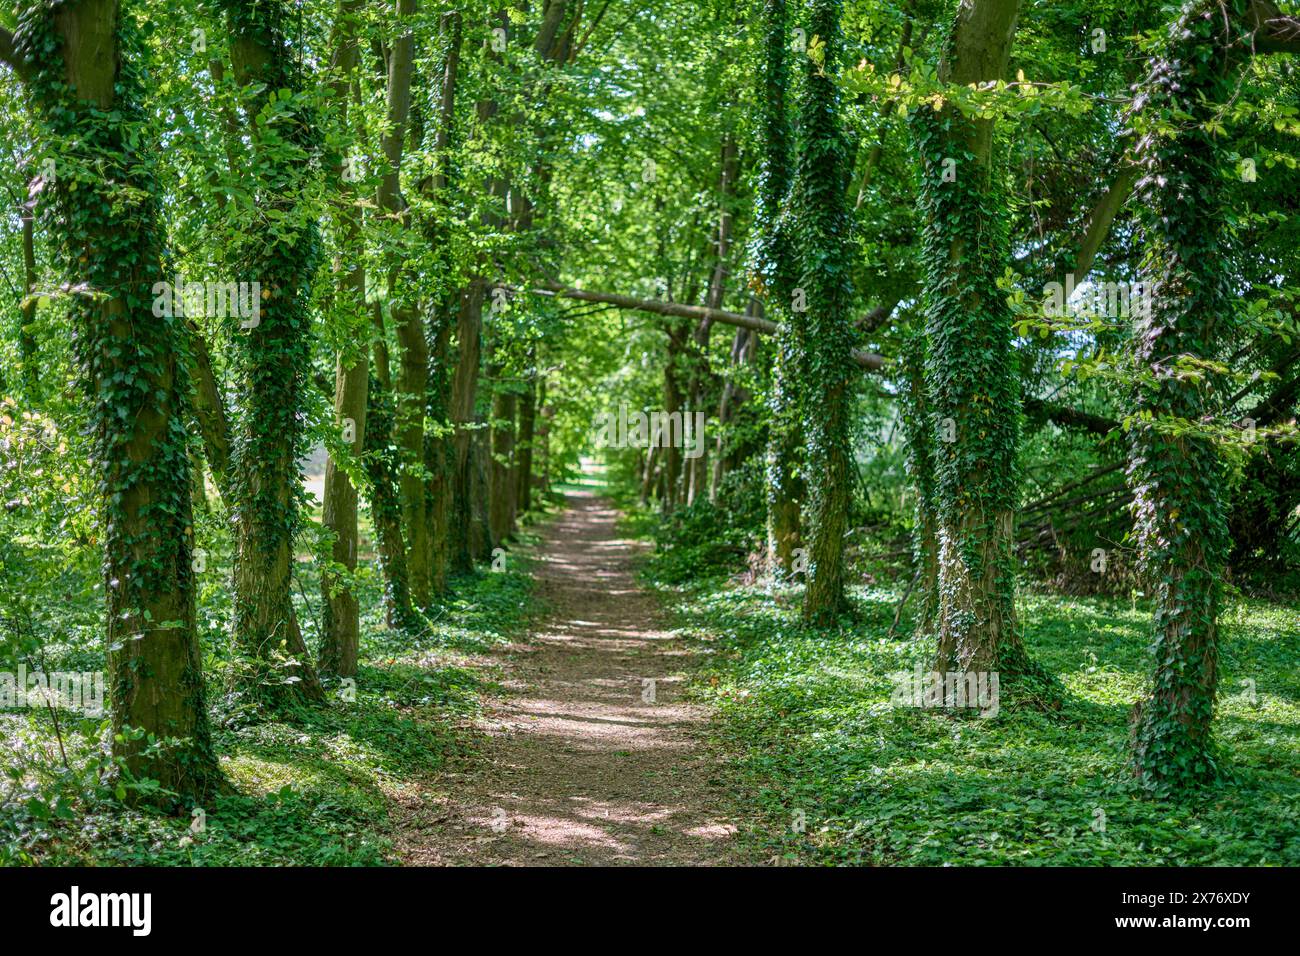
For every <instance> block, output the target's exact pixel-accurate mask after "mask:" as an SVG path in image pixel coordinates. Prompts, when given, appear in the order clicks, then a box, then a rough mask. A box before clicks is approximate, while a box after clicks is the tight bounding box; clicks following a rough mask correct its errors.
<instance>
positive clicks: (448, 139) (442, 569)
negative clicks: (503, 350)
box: [424, 10, 463, 594]
mask: <svg viewBox="0 0 1300 956" xmlns="http://www.w3.org/2000/svg"><path fill="white" fill-rule="evenodd" d="M441 31H442V36H443V38H444V43H445V47H444V55H443V64H442V83H441V91H440V97H439V107H438V129H437V132H436V133H435V141H434V159H435V162H436V163H437V164H438V165H437V169H436V170H435V172H434V174H433V176H432V177H430V179H429V181H428V191H429V195H430V197H431V198H432V200H433V202H434V204H435V212H434V214H433V216H432V217H431V221H430V222H429V223H428V227H427V228H426V230H425V232H426V236H427V237H428V239H429V241H430V242H431V243H434V244H435V245H436V246H437V247H438V248H439V249H440V250H445V249H447V248H448V245H449V243H448V234H449V230H448V228H447V220H448V218H449V217H450V212H449V209H448V206H447V203H448V198H449V197H448V196H447V195H446V191H447V189H448V187H449V186H450V184H451V181H452V169H451V163H452V144H453V142H454V135H455V130H456V90H457V86H458V83H459V77H460V53H461V44H462V42H463V24H462V18H461V15H460V13H459V12H458V11H454V10H453V11H450V12H447V13H444V14H443V16H442V25H441ZM450 265H451V262H450V260H448V266H449V267H450ZM458 301H459V297H458V296H457V294H456V292H455V290H454V289H453V290H452V291H450V292H449V293H447V294H445V295H444V296H443V297H442V300H441V301H440V302H438V304H437V306H436V307H435V308H434V309H433V311H432V314H431V317H430V326H429V328H428V330H427V332H426V335H427V338H428V342H429V406H428V410H427V413H426V416H427V421H428V422H429V423H430V427H429V428H427V429H426V430H425V436H424V466H425V471H426V472H427V473H428V474H427V482H428V484H427V486H426V499H425V500H426V507H427V509H428V514H429V551H430V556H429V579H430V587H431V590H432V591H433V593H434V594H442V593H444V592H445V591H446V590H447V571H448V569H449V568H450V566H451V500H452V480H451V478H452V461H453V457H454V447H453V443H452V438H451V435H450V433H449V432H448V431H447V429H448V427H449V424H450V419H451V389H452V364H451V333H452V329H453V328H454V327H455V325H456V311H457V302H458Z"/></svg>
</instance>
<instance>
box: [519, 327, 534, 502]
mask: <svg viewBox="0 0 1300 956" xmlns="http://www.w3.org/2000/svg"><path fill="white" fill-rule="evenodd" d="M528 364H529V369H528V373H527V378H526V380H525V382H524V393H523V395H521V396H520V398H519V442H518V444H517V445H516V446H515V459H516V465H515V479H516V481H515V487H516V491H515V506H516V508H517V510H518V511H519V513H520V514H523V513H524V512H526V511H528V509H529V508H531V507H532V506H533V441H534V438H535V430H536V426H537V376H536V365H537V357H536V353H535V352H532V351H530V352H529V363H528Z"/></svg>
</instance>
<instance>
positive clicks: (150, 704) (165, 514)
mask: <svg viewBox="0 0 1300 956" xmlns="http://www.w3.org/2000/svg"><path fill="white" fill-rule="evenodd" d="M118 24H119V9H118V4H117V2H116V0H83V2H81V3H78V4H73V5H65V6H62V7H59V8H58V12H56V13H54V14H53V15H52V16H49V17H48V18H47V17H45V16H35V15H33V16H31V17H30V18H29V19H28V20H26V21H25V23H24V27H23V30H22V32H21V40H22V41H23V45H24V46H25V47H26V49H27V50H28V53H29V55H30V56H31V57H32V59H31V60H30V61H29V62H28V63H27V69H26V70H25V71H24V73H25V78H26V79H27V81H28V83H29V84H30V86H31V90H32V95H33V99H34V101H35V105H36V107H37V111H38V113H39V115H40V118H41V120H42V121H43V123H44V125H45V126H46V129H47V131H48V135H49V138H50V139H51V140H52V141H53V145H54V146H55V148H56V149H57V150H58V154H59V155H60V157H61V158H62V159H63V160H64V161H70V162H74V163H78V164H82V165H84V166H86V167H88V168H98V169H101V170H103V171H104V175H102V176H98V177H94V178H93V179H91V180H85V179H83V180H82V181H81V182H80V183H78V182H77V180H75V179H72V178H70V177H69V178H68V179H66V180H65V179H64V178H62V177H58V176H56V178H55V181H54V182H53V183H49V184H47V187H48V188H49V194H48V195H49V196H50V197H51V199H50V206H49V208H50V216H51V219H52V220H53V224H54V235H55V238H56V239H57V241H58V250H59V253H60V258H61V259H62V260H63V263H64V270H65V272H66V273H67V274H68V275H69V276H75V277H76V278H77V280H78V281H80V282H82V283H84V284H85V286H86V287H87V288H88V289H90V290H92V291H94V292H95V293H101V294H102V297H101V298H92V297H91V296H89V295H84V296H77V297H75V298H74V300H73V302H74V306H73V309H74V316H75V318H76V320H77V323H78V327H77V330H76V336H75V340H74V346H75V350H76V355H77V358H78V360H79V364H80V367H81V368H82V369H83V371H84V378H83V381H82V384H83V387H84V389H85V392H86V396H87V402H88V406H89V418H90V421H91V424H92V428H93V432H92V441H93V446H92V448H93V452H92V454H93V466H94V471H95V474H96V476H97V480H98V483H99V488H100V489H101V495H102V498H101V509H102V522H103V524H102V527H103V535H104V566H103V567H104V584H105V587H104V591H105V594H106V596H107V615H106V617H107V639H108V671H109V679H110V682H111V688H110V700H111V706H112V719H113V738H112V740H113V742H112V748H113V754H114V756H115V757H117V758H119V759H121V760H122V761H123V762H124V765H125V767H126V769H127V771H128V772H129V773H130V774H131V775H132V776H134V777H137V778H151V779H153V780H156V781H158V782H159V783H160V784H161V785H162V786H163V787H164V788H166V789H167V790H168V791H171V792H172V793H174V794H176V795H177V796H178V797H179V798H180V799H181V800H183V801H203V800H207V799H209V798H210V797H211V796H212V794H213V793H214V792H215V791H217V790H219V789H222V788H224V782H223V780H222V776H221V772H220V770H219V768H218V765H217V761H216V757H215V755H214V754H213V751H212V743H211V738H210V732H209V727H208V715H207V707H206V703H205V694H204V686H203V673H202V658H201V653H200V648H199V640H198V632H197V626H196V620H195V595H194V592H195V580H194V570H193V565H192V557H191V554H192V546H193V523H192V521H193V519H192V514H191V498H190V481H191V475H190V467H189V457H188V455H187V454H186V438H185V424H184V419H185V395H186V392H187V390H188V388H189V383H188V381H187V380H186V375H185V369H184V366H183V365H181V364H180V363H178V362H177V355H178V354H179V353H180V351H181V349H182V347H183V342H184V339H185V331H184V326H183V321H182V319H181V318H180V317H178V316H177V317H172V316H165V315H164V316H158V317H155V316H152V315H151V314H150V313H151V304H152V301H153V295H152V292H151V289H152V286H153V283H154V282H155V281H156V280H157V279H158V278H159V276H160V274H161V272H162V268H161V249H162V244H163V229H162V225H161V210H160V207H159V201H158V198H157V197H158V194H159V187H158V184H157V181H156V179H155V177H154V175H153V171H152V167H151V165H150V156H151V155H152V152H153V150H154V149H155V148H156V146H151V144H149V143H147V142H145V143H141V144H140V145H139V146H138V147H137V146H136V145H134V143H135V133H136V131H137V130H138V129H140V124H141V121H142V118H143V117H142V112H141V110H140V106H139V99H140V97H141V93H142V91H141V90H140V89H139V88H138V86H137V85H136V83H135V82H134V81H133V80H132V79H131V78H130V76H129V75H123V74H120V73H119V69H118V67H119V64H120V62H121V59H122V58H124V57H131V58H134V57H135V56H137V55H138V53H139V51H137V50H134V49H127V50H121V49H120V48H119V35H118ZM64 84H66V86H64ZM128 131H129V132H130V133H131V135H130V136H128V135H126V134H127V132H128ZM76 185H79V186H80V187H81V188H80V189H76V190H74V189H72V188H70V187H71V186H76ZM125 188H129V189H130V190H132V191H133V194H134V195H137V196H139V197H141V198H138V199H136V200H135V201H133V202H132V203H130V204H128V207H127V208H126V209H125V210H122V209H121V205H122V204H121V203H120V195H121V191H122V190H123V189H125ZM137 732H138V733H137ZM141 734H142V735H147V736H140V735H141ZM151 737H152V738H157V739H160V740H166V739H171V738H176V739H178V740H179V741H180V743H179V744H177V745H175V746H172V745H165V746H164V747H163V748H162V749H161V750H160V751H159V752H157V753H153V754H150V753H147V750H146V748H147V747H148V740H149V738H151ZM168 799H169V798H159V800H158V801H156V802H161V803H166V802H167V800H168Z"/></svg>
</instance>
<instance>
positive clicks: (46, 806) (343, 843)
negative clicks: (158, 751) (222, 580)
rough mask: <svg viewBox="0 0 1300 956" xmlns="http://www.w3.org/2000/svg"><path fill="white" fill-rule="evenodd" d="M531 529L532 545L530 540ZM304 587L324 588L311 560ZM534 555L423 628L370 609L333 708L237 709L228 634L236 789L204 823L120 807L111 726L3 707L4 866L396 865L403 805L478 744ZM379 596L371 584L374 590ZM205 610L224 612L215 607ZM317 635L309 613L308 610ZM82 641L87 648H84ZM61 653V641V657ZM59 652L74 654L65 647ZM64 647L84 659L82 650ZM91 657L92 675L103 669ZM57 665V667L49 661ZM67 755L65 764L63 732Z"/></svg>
mask: <svg viewBox="0 0 1300 956" xmlns="http://www.w3.org/2000/svg"><path fill="white" fill-rule="evenodd" d="M530 537H531V535H530V534H529V533H528V532H527V531H525V532H524V533H523V534H522V535H521V538H522V539H523V540H524V541H525V542H527V540H528V539H529V538H530ZM298 573H299V574H300V575H301V576H302V577H303V581H302V584H303V587H302V592H301V593H302V594H303V595H313V596H314V595H317V594H319V590H318V585H317V582H316V581H315V580H314V579H312V574H311V571H310V565H309V563H307V562H303V563H302V564H300V567H299V571H298ZM359 581H360V589H361V591H362V592H363V593H361V595H360V597H361V604H362V607H363V608H365V609H377V608H378V606H379V604H380V598H379V594H378V585H377V581H376V576H375V575H362V576H360V578H359ZM531 581H532V578H531V575H530V573H529V562H528V560H527V559H526V558H520V559H518V560H516V559H515V558H514V557H512V558H511V560H510V561H509V562H508V565H507V570H506V571H505V572H503V573H479V574H477V575H475V576H472V577H462V578H459V579H455V580H454V581H453V582H452V590H451V595H450V597H449V598H448V599H447V600H446V601H445V603H444V604H443V605H442V606H441V607H440V608H438V609H437V610H436V611H434V612H433V613H432V614H430V615H429V616H428V617H427V619H426V620H427V627H426V629H425V630H424V632H423V633H421V634H419V635H418V636H412V635H409V634H406V633H400V632H396V631H392V630H389V629H388V628H386V627H385V626H384V623H383V618H382V614H381V613H380V612H379V611H378V610H367V611H365V612H363V619H362V628H363V633H362V644H361V666H360V671H359V674H358V677H357V682H356V688H355V692H354V693H353V692H352V691H350V690H349V689H347V688H345V687H344V686H343V685H341V684H340V683H339V682H332V683H330V684H329V685H328V690H329V694H330V701H329V704H328V705H327V706H325V707H320V708H314V709H305V710H300V711H296V712H293V713H290V714H286V715H282V716H279V717H277V718H275V719H268V718H265V717H255V716H253V715H249V714H245V713H241V712H239V711H238V710H237V709H231V708H229V707H227V706H226V703H227V698H226V697H225V695H224V694H223V687H222V686H221V683H222V682H221V678H220V674H221V660H222V655H221V648H220V646H219V645H220V639H219V635H209V638H210V639H209V640H207V641H205V655H206V657H207V658H208V660H207V661H206V664H207V668H206V669H207V670H208V672H209V699H210V702H211V704H212V709H213V713H214V723H215V731H214V737H215V739H214V743H215V746H216V749H217V752H218V754H219V756H220V758H221V765H222V769H223V770H224V772H225V774H226V775H227V778H228V779H229V781H230V783H231V784H232V786H233V792H232V793H231V794H229V795H227V796H223V797H217V798H215V799H214V800H213V801H211V803H212V805H211V806H205V807H200V808H196V810H195V815H194V816H192V817H168V816H160V815H158V814H155V813H152V812H148V811H143V810H130V809H124V808H123V806H122V804H120V803H119V802H118V801H117V800H116V799H115V796H114V791H115V789H116V786H115V784H114V783H113V779H112V775H111V773H107V772H106V771H107V770H108V769H109V768H108V765H107V764H106V762H105V760H106V758H105V757H104V756H103V751H104V749H105V734H106V733H107V725H106V722H100V721H96V720H87V719H79V720H76V721H72V720H70V719H69V716H68V715H67V714H66V713H61V714H59V715H58V716H59V717H60V725H59V729H60V734H58V735H56V734H55V732H54V725H53V716H52V715H50V714H48V713H45V712H40V711H22V712H12V711H11V712H5V713H0V748H3V750H4V751H6V753H7V755H8V757H9V759H6V760H5V761H4V764H5V766H6V768H12V769H11V770H10V772H9V776H8V779H4V780H0V863H9V864H23V863H40V864H47V865H123V864H127V865H138V864H149V865H198V866H259V865H266V866H286V865H327V866H328V865H360V866H368V865H385V864H390V863H393V862H396V858H395V856H394V853H393V848H392V843H391V839H390V835H391V833H392V830H393V826H394V819H393V817H392V814H391V806H392V800H393V798H394V797H395V796H397V795H399V794H400V793H402V792H403V791H404V790H407V789H409V788H414V787H417V786H419V784H420V783H421V782H423V781H425V780H427V779H429V778H430V777H431V776H432V775H433V774H435V773H436V772H437V771H438V770H439V768H440V767H442V766H443V764H444V762H445V761H446V760H447V759H448V758H449V757H450V756H452V755H453V754H455V753H457V752H459V751H460V749H461V748H463V747H465V746H466V745H467V743H468V741H467V740H466V738H465V733H464V731H462V730H460V729H458V728H459V727H461V726H462V725H463V724H464V722H465V720H466V719H467V718H470V717H472V716H473V715H475V714H476V713H477V712H478V710H479V707H480V700H481V697H482V696H483V694H484V692H485V691H488V690H490V689H491V688H492V686H493V684H492V681H493V679H494V678H493V671H492V668H491V666H490V665H489V663H488V662H487V661H486V659H485V658H484V657H483V655H484V653H485V652H487V651H489V650H490V649H491V648H492V647H494V646H496V645H499V644H503V643H506V642H508V641H511V640H513V639H517V638H519V637H520V636H521V635H522V634H523V633H524V632H525V631H526V629H527V627H528V625H529V623H530V621H531V620H532V618H533V615H534V614H535V613H536V612H537V608H536V600H535V597H534V595H533V593H532V584H531ZM370 591H373V592H374V593H369V592H370ZM208 611H209V613H211V612H212V608H211V607H209V608H208ZM299 612H300V619H301V620H302V621H303V626H304V629H305V630H306V631H307V633H308V637H309V639H310V637H311V635H312V634H313V633H314V627H315V622H314V620H313V618H312V613H311V612H312V608H311V606H310V605H309V604H307V603H306V602H304V603H301V604H300V605H299ZM83 646H84V645H83ZM60 650H61V648H60V647H59V646H53V647H52V648H51V652H52V653H55V654H57V653H59V652H60ZM63 650H67V649H66V648H65V649H63ZM68 653H69V654H70V653H72V652H71V651H70V650H69V651H68ZM93 656H94V655H87V654H86V652H84V651H82V652H80V657H82V658H86V659H84V660H79V661H78V663H79V664H80V666H81V669H89V668H93V667H96V666H100V667H102V658H101V660H100V663H99V664H96V662H95V661H94V660H92V659H89V658H91V657H93ZM60 663H62V662H61V661H59V660H57V659H56V660H54V661H52V662H51V669H54V668H55V665H56V664H60ZM60 736H61V737H62V738H63V749H64V751H65V752H66V753H67V757H68V766H67V768H65V767H64V765H63V758H62V756H61V754H60V750H59V737H60Z"/></svg>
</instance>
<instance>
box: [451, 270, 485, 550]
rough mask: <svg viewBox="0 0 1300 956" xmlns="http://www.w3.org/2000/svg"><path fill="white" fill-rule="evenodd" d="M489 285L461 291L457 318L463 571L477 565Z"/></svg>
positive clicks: (457, 515) (456, 480)
mask: <svg viewBox="0 0 1300 956" xmlns="http://www.w3.org/2000/svg"><path fill="white" fill-rule="evenodd" d="M485 288H486V287H485V285H484V283H483V281H482V280H481V279H474V280H472V281H471V282H470V283H469V285H468V286H466V287H465V289H463V290H462V291H461V294H460V308H459V313H458V315H457V321H456V339H457V344H458V349H457V351H458V355H457V362H456V371H455V373H454V375H453V377H452V386H451V421H452V424H453V426H454V427H455V433H454V436H453V452H454V454H453V457H452V463H451V465H452V496H451V500H452V515H451V522H450V525H451V527H450V554H451V564H452V567H453V568H454V569H455V570H456V571H460V572H468V571H472V570H473V568H474V555H473V549H472V548H471V542H470V538H471V529H472V528H473V524H474V513H473V503H472V500H471V486H472V482H471V468H470V464H471V462H470V458H471V456H470V446H471V444H472V441H473V437H474V429H473V425H474V422H475V418H474V404H475V396H476V394H477V390H478V376H479V361H480V357H481V354H482V342H481V335H482V329H483V295H484V292H485Z"/></svg>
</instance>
